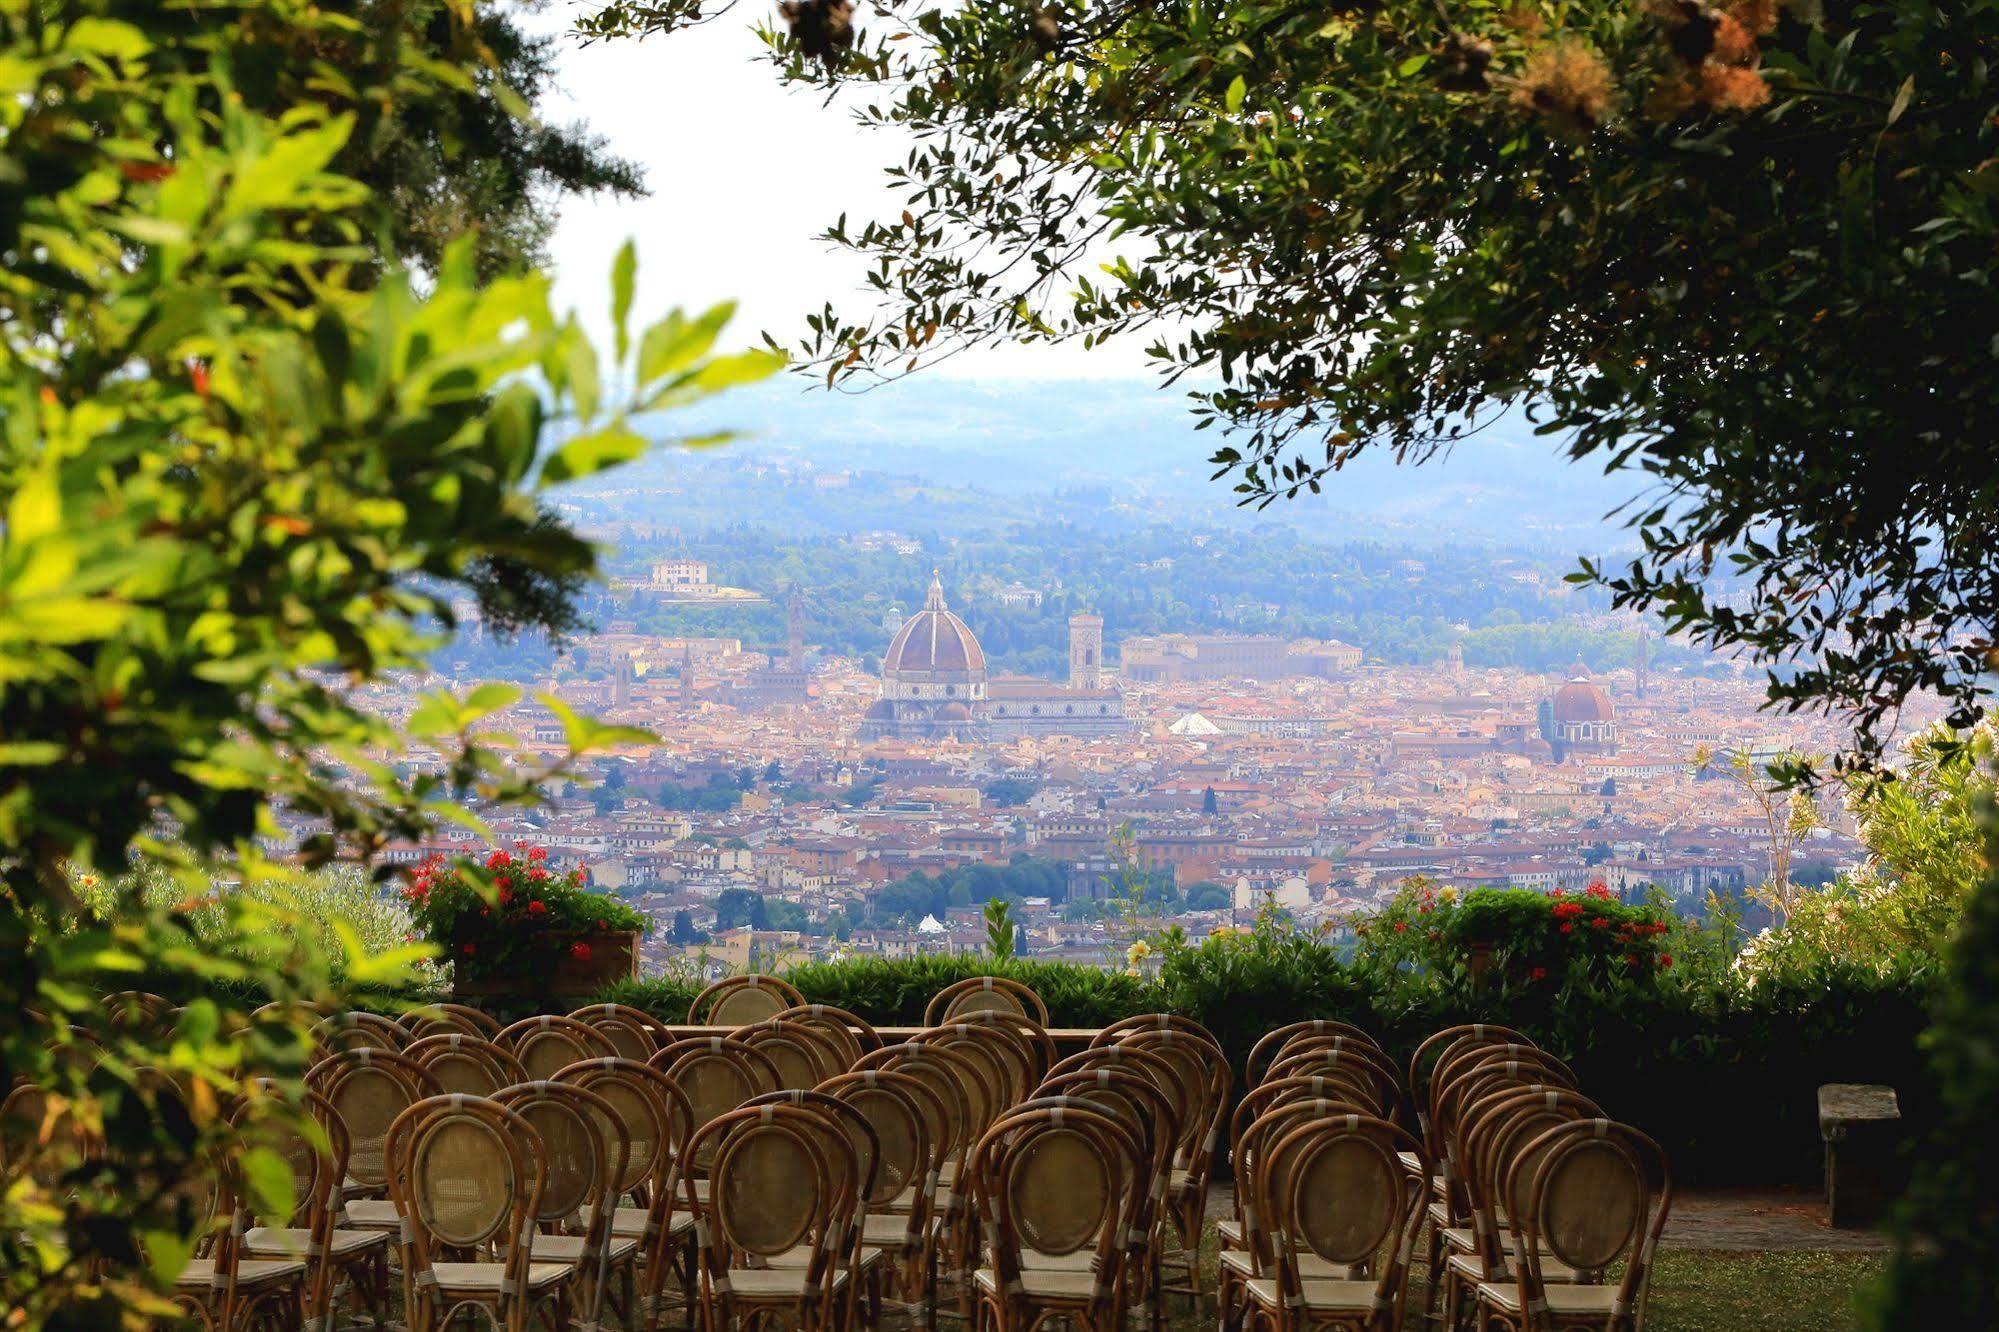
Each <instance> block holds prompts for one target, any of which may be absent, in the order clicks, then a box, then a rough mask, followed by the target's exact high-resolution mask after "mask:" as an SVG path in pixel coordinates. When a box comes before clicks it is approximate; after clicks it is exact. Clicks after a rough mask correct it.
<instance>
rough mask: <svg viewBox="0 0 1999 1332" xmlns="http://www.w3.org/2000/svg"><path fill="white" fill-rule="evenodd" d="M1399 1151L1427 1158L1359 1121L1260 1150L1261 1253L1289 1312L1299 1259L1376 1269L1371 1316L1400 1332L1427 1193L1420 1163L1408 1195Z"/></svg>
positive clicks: (1375, 1123) (1375, 1122)
mask: <svg viewBox="0 0 1999 1332" xmlns="http://www.w3.org/2000/svg"><path fill="white" fill-rule="evenodd" d="M1401 1152H1412V1153H1414V1154H1415V1155H1416V1157H1417V1159H1418V1161H1419V1162H1422V1161H1425V1160H1426V1158H1425V1157H1424V1156H1423V1147H1422V1144H1421V1143H1420V1142H1418V1141H1417V1140H1416V1138H1415V1136H1414V1135H1413V1134H1411V1133H1410V1132H1409V1131H1408V1130H1406V1129H1403V1128H1400V1127H1398V1126H1397V1125H1394V1124H1391V1123H1389V1122H1388V1121H1387V1120H1385V1119H1377V1118H1374V1117H1372V1116H1369V1115H1358V1114H1348V1115H1335V1116H1332V1117H1330V1118H1323V1119H1307V1120H1306V1121H1305V1122H1303V1123H1300V1124H1297V1125H1295V1126H1294V1127H1293V1128H1291V1130H1290V1131H1289V1132H1287V1133H1286V1134H1284V1135H1283V1136H1282V1137H1280V1138H1278V1139H1277V1140H1276V1141H1275V1142H1273V1143H1271V1144H1269V1145H1268V1146H1267V1148H1266V1149H1265V1151H1264V1153H1263V1164H1262V1166H1261V1167H1260V1168H1259V1170H1258V1172H1257V1180H1256V1186H1255V1187H1256V1193H1257V1197H1258V1201H1259V1203H1260V1206H1259V1208H1258V1214H1259V1215H1267V1216H1269V1218H1270V1234H1269V1235H1268V1236H1267V1237H1266V1243H1267V1244H1268V1248H1267V1250H1266V1251H1267V1252H1268V1253H1270V1254H1271V1255H1272V1256H1273V1257H1274V1259H1275V1262H1276V1267H1277V1274H1278V1287H1279V1292H1280V1296H1281V1297H1282V1299H1283V1300H1284V1302H1285V1303H1286V1304H1291V1303H1293V1302H1296V1301H1302V1300H1303V1299H1304V1296H1305V1283H1304V1280H1303V1278H1302V1276H1301V1273H1300V1258H1301V1256H1302V1255H1304V1254H1310V1255H1312V1256H1314V1257H1316V1258H1318V1259H1320V1260H1321V1261H1322V1262H1325V1263H1327V1264H1330V1265H1333V1266H1336V1267H1351V1266H1356V1265H1362V1264H1367V1265H1373V1266H1374V1267H1375V1270H1376V1273H1377V1275H1376V1278H1375V1295H1374V1308H1375V1310H1376V1311H1377V1313H1378V1314H1382V1315H1385V1318H1384V1321H1385V1322H1386V1324H1387V1325H1388V1326H1391V1327H1399V1326H1400V1325H1401V1304H1402V1298H1403V1293H1404V1291H1405V1290H1406V1289H1407V1284H1408V1275H1409V1259H1410V1254H1411V1251H1412V1250H1413V1249H1414V1247H1415V1243H1416V1232H1417V1229H1418V1228H1419V1227H1420V1226H1421V1224H1422V1219H1423V1209H1424V1205H1425V1203H1426V1201H1427V1199H1428V1195H1429V1170H1428V1167H1427V1165H1425V1166H1424V1168H1423V1170H1422V1172H1421V1174H1422V1178H1421V1180H1420V1188H1412V1187H1411V1180H1410V1177H1409V1175H1408V1173H1407V1172H1405V1171H1404V1170H1403V1168H1402V1164H1401V1161H1400V1159H1399V1157H1398V1153H1401ZM1384 1255H1386V1261H1382V1259H1383V1257H1384Z"/></svg>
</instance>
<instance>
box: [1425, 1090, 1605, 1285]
mask: <svg viewBox="0 0 1999 1332" xmlns="http://www.w3.org/2000/svg"><path fill="white" fill-rule="evenodd" d="M1603 1117H1604V1114H1603V1110H1602V1109H1601V1107H1599V1106H1598V1105H1597V1104H1596V1102H1594V1101H1592V1100H1591V1099H1590V1098H1589V1097H1587V1096H1584V1095H1582V1094H1581V1093H1580V1092H1576V1091H1572V1090H1570V1089H1569V1088H1566V1087H1558V1086H1528V1087H1521V1086H1517V1085H1509V1086H1506V1087H1503V1088H1500V1089H1498V1090H1496V1091H1494V1092H1492V1093H1490V1094H1489V1095H1486V1096H1484V1097H1481V1098H1480V1099H1479V1100H1477V1101H1476V1102H1474V1103H1472V1104H1471V1105H1468V1106H1467V1107H1466V1108H1465V1113H1464V1119H1463V1123H1462V1126H1461V1129H1460V1132H1459V1135H1458V1136H1459V1142H1460V1146H1459V1149H1458V1150H1459V1151H1460V1153H1461V1154H1462V1158H1463V1169H1462V1170H1461V1171H1460V1172H1459V1175H1458V1178H1457V1179H1456V1180H1455V1181H1454V1184H1456V1185H1457V1186H1458V1187H1460V1188H1461V1190H1462V1199H1461V1202H1462V1206H1463V1208H1464V1209H1465V1210H1466V1211H1468V1212H1469V1213H1470V1214H1471V1215H1472V1217H1473V1218H1474V1221H1473V1229H1474V1232H1475V1233H1476V1235H1477V1238H1478V1240H1479V1242H1480V1253H1481V1256H1482V1257H1483V1258H1484V1259H1485V1261H1486V1270H1487V1271H1488V1272H1496V1271H1497V1270H1498V1269H1499V1268H1500V1267H1502V1266H1504V1257H1503V1255H1502V1253H1501V1251H1500V1241H1501V1234H1502V1231H1501V1228H1500V1218H1501V1217H1503V1216H1506V1215H1510V1214H1511V1213H1513V1212H1516V1211H1519V1210H1520V1209H1522V1208H1524V1207H1526V1206H1527V1197H1526V1192H1525V1190H1526V1188H1527V1186H1528V1185H1529V1183H1530V1182H1531V1181H1532V1179H1533V1174H1534V1166H1535V1164H1536V1160H1535V1157H1534V1155H1533V1153H1531V1152H1529V1151H1528V1150H1527V1147H1528V1144H1529V1143H1532V1142H1534V1141H1535V1140H1536V1139H1538V1138H1540V1137H1541V1136H1542V1135H1543V1134H1545V1133H1546V1132H1547V1131H1548V1130H1549V1129H1551V1128H1555V1127H1557V1126H1559V1125H1562V1124H1567V1123H1572V1122H1574V1121H1576V1120H1578V1119H1601V1118H1603ZM1508 1189H1511V1190H1512V1191H1513V1192H1512V1193H1511V1194H1510V1195H1509V1194H1508V1192H1507V1190H1508Z"/></svg>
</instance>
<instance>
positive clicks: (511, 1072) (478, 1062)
mask: <svg viewBox="0 0 1999 1332" xmlns="http://www.w3.org/2000/svg"><path fill="white" fill-rule="evenodd" d="M403 1057H404V1058H405V1059H410V1060H414V1061H415V1062H416V1063H419V1064H421V1065H423V1066H424V1067H425V1068H427V1069H429V1070H430V1073H431V1076H432V1077H434V1078H436V1079H437V1085H438V1088H439V1089H440V1090H441V1091H443V1092H444V1093H445V1094H446V1095H449V1094H450V1093H452V1092H460V1093H463V1094H464V1095H466V1096H491V1095H492V1094H493V1093H494V1092H496V1091H498V1090H499V1089H500V1088H502V1087H510V1086H512V1085H513V1084H514V1083H516V1082H525V1081H527V1080H528V1076H527V1071H526V1070H525V1069H523V1068H522V1067H521V1065H520V1061H519V1060H518V1059H515V1058H514V1055H513V1052H512V1051H511V1050H508V1049H506V1048H504V1047H503V1046H498V1045H495V1044H493V1043H492V1042H491V1041H489V1040H486V1039H484V1038H483V1037H479V1036H468V1035H466V1034H465V1033H464V1032H462V1031H445V1032H438V1033H436V1034H433V1035H430V1036H419V1037H417V1038H416V1039H415V1040H414V1041H411V1042H410V1044H409V1046H408V1048H406V1049H405V1050H404V1051H403Z"/></svg>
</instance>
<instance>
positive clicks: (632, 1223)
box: [577, 1207, 694, 1239]
mask: <svg viewBox="0 0 1999 1332" xmlns="http://www.w3.org/2000/svg"><path fill="white" fill-rule="evenodd" d="M651 1215H652V1214H651V1212H649V1211H648V1210H647V1209H646V1208H643V1207H620V1208H619V1209H618V1210H617V1213H616V1215H614V1216H613V1217H612V1218H611V1233H612V1234H613V1235H620V1236H627V1237H630V1238H633V1239H642V1238H644V1236H645V1233H646V1222H647V1221H648V1220H649V1219H650V1218H651ZM591 1216H592V1213H591V1210H590V1209H589V1208H588V1207H585V1208H583V1209H582V1210H581V1211H579V1212H578V1213H577V1220H578V1221H580V1222H581V1223H582V1224H583V1225H584V1226H586V1227H587V1226H588V1225H589V1224H590V1219H591ZM693 1229H694V1217H693V1216H692V1215H691V1214H689V1213H688V1212H687V1211H686V1210H685V1209H682V1210H680V1211H676V1212H675V1213H674V1214H673V1219H672V1220H670V1221H668V1222H667V1223H666V1233H667V1234H669V1235H685V1234H687V1233H688V1232H689V1231H691V1230H693Z"/></svg>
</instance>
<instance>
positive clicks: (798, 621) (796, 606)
mask: <svg viewBox="0 0 1999 1332" xmlns="http://www.w3.org/2000/svg"><path fill="white" fill-rule="evenodd" d="M784 654H785V658H786V661H785V665H787V666H789V667H790V668H791V669H792V670H794V671H802V670H804V669H805V598H804V597H802V596H800V595H799V594H798V589H797V588H795V587H794V588H792V589H791V597H790V599H789V603H788V605H787V607H786V610H785V617H784Z"/></svg>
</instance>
